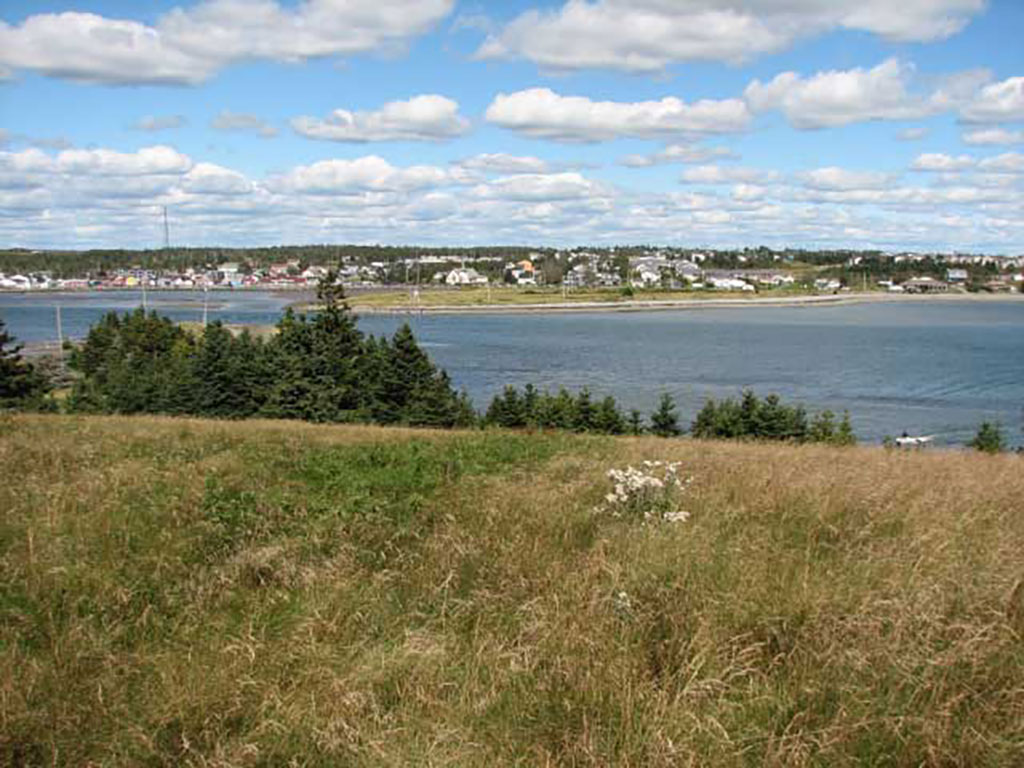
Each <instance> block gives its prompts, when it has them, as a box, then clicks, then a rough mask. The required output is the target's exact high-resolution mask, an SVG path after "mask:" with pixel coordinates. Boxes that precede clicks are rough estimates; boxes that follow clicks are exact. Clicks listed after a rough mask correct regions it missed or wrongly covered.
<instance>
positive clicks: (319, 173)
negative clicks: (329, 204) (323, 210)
mask: <svg viewBox="0 0 1024 768" xmlns="http://www.w3.org/2000/svg"><path fill="white" fill-rule="evenodd" d="M447 180H448V174H446V173H445V171H444V170H442V169H441V168H436V167H433V166H429V165H416V166H410V167H408V168H397V167H395V166H393V165H391V163H389V162H388V161H387V160H385V159H384V158H382V157H378V156H376V155H369V156H367V157H360V158H358V159H356V160H321V161H320V162H318V163H313V164H312V165H307V166H299V167H298V168H295V169H294V170H292V171H291V172H289V173H287V174H285V175H284V176H282V177H279V178H278V179H276V180H275V182H274V186H276V187H279V188H280V189H281V190H282V191H286V192H294V193H299V194H310V195H330V194H357V193H360V192H402V191H409V190H414V189H423V188H428V187H436V186H439V185H441V184H443V183H444V182H445V181H447Z"/></svg>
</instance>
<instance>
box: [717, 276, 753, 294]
mask: <svg viewBox="0 0 1024 768" xmlns="http://www.w3.org/2000/svg"><path fill="white" fill-rule="evenodd" d="M708 285H710V286H711V287H712V288H714V289H715V290H716V291H747V292H749V291H753V290H754V286H752V285H751V284H750V283H748V282H747V281H746V280H740V279H739V278H737V277H709V278H708Z"/></svg>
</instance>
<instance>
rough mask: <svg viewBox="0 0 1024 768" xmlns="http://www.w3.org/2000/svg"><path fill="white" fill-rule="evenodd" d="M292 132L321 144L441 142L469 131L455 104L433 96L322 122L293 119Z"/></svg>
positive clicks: (334, 116) (336, 112) (335, 114)
mask: <svg viewBox="0 0 1024 768" xmlns="http://www.w3.org/2000/svg"><path fill="white" fill-rule="evenodd" d="M292 127H293V128H294V129H295V131H296V132H297V133H299V134H301V135H303V136H305V137H307V138H310V139H321V140H325V141H347V142H368V141H444V140H446V139H453V138H455V137H457V136H461V135H462V134H464V133H465V132H466V131H467V130H469V121H468V120H466V119H465V118H464V117H462V116H461V115H459V105H458V103H457V102H454V101H452V100H451V99H448V98H445V97H444V96H438V95H436V94H425V95H422V96H415V97H413V98H412V99H409V100H408V101H392V102H389V103H387V104H385V105H384V106H383V107H381V108H380V109H378V110H374V111H372V112H350V111H348V110H346V109H336V110H334V111H333V112H332V113H331V114H330V115H328V117H327V118H326V119H319V118H315V117H297V118H295V119H294V120H292Z"/></svg>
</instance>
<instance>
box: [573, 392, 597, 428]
mask: <svg viewBox="0 0 1024 768" xmlns="http://www.w3.org/2000/svg"><path fill="white" fill-rule="evenodd" d="M573 416H574V419H573V429H575V430H576V431H577V432H591V431H593V430H594V426H595V424H594V417H595V413H594V404H593V403H592V402H590V390H588V389H587V388H586V387H584V388H583V389H581V390H580V393H579V394H578V395H577V396H576V405H575V408H574V409H573Z"/></svg>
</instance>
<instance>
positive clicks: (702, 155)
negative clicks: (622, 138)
mask: <svg viewBox="0 0 1024 768" xmlns="http://www.w3.org/2000/svg"><path fill="white" fill-rule="evenodd" d="M735 156H736V154H735V153H734V152H733V151H732V150H731V149H728V148H727V147H706V146H702V145H700V144H669V145H668V146H666V147H665V148H664V149H661V150H658V151H657V152H652V153H651V154H649V155H626V156H625V157H624V158H622V160H620V161H619V162H620V163H621V164H622V165H625V166H627V167H629V168H649V167H650V166H653V165H667V164H669V163H705V162H707V161H708V160H714V159H715V158H726V157H735Z"/></svg>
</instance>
